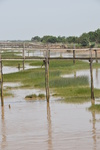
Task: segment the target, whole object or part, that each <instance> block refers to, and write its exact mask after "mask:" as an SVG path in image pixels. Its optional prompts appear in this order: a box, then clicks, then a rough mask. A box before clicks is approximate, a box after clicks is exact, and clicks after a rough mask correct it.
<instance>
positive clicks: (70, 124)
mask: <svg viewBox="0 0 100 150" xmlns="http://www.w3.org/2000/svg"><path fill="white" fill-rule="evenodd" d="M12 92H13V93H15V97H14V98H7V99H5V107H4V108H2V109H1V110H0V149H1V150H32V149H34V150H39V149H42V150H66V149H71V150H75V149H77V150H80V149H81V150H84V149H85V150H99V149H100V115H97V114H95V112H93V113H91V112H89V111H88V110H86V108H87V107H88V106H90V105H91V104H90V103H86V104H82V105H74V104H66V103H62V102H61V101H59V100H57V99H56V100H53V98H51V100H50V104H47V103H46V101H45V100H44V101H43V100H39V101H25V99H24V96H25V95H26V94H27V92H29V91H28V90H26V91H25V90H20V89H19V90H13V91H12ZM31 92H32V91H31ZM33 92H35V93H38V92H40V91H34V90H33ZM9 104H10V106H11V108H10V109H9V107H8V105H9Z"/></svg>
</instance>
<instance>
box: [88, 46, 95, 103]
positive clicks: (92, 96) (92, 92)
mask: <svg viewBox="0 0 100 150" xmlns="http://www.w3.org/2000/svg"><path fill="white" fill-rule="evenodd" d="M90 54H91V58H90V60H89V61H90V76H91V102H92V104H94V103H95V99H94V86H93V70H92V62H93V60H92V50H91V49H90Z"/></svg>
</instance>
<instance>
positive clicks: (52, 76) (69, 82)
mask: <svg viewBox="0 0 100 150" xmlns="http://www.w3.org/2000/svg"><path fill="white" fill-rule="evenodd" d="M25 62H26V63H27V61H25ZM18 63H19V62H17V61H14V62H13V61H12V62H11V61H10V62H9V61H8V62H7V61H6V62H3V64H4V65H8V66H9V65H10V66H16V65H17V64H18ZM20 63H21V62H20ZM28 63H29V65H31V66H41V65H42V64H43V62H42V61H40V60H39V61H38V60H34V61H28ZM16 67H17V66H16ZM93 68H99V64H96V63H94V64H93ZM82 69H89V63H87V62H83V61H78V60H77V61H76V64H75V65H73V61H71V60H67V61H66V60H60V61H59V60H50V68H49V85H50V91H51V90H52V91H53V93H54V94H53V96H56V97H61V99H63V100H64V101H65V102H67V103H84V102H88V101H90V95H91V94H90V87H89V81H88V77H85V76H81V77H76V78H61V75H63V74H70V73H73V72H75V71H77V70H82ZM4 82H21V83H22V85H21V86H20V88H40V89H45V68H35V69H28V70H23V71H20V72H16V73H10V74H4ZM94 93H95V97H100V90H99V89H94Z"/></svg>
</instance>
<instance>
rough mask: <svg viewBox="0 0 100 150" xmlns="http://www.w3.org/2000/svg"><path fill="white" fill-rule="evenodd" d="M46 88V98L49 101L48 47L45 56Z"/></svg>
mask: <svg viewBox="0 0 100 150" xmlns="http://www.w3.org/2000/svg"><path fill="white" fill-rule="evenodd" d="M45 88H46V99H47V102H49V97H50V96H49V59H48V49H47V51H46V57H45Z"/></svg>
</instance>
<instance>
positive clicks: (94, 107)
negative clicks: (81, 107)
mask: <svg viewBox="0 0 100 150" xmlns="http://www.w3.org/2000/svg"><path fill="white" fill-rule="evenodd" d="M89 110H90V111H96V112H100V104H94V105H92V106H91V107H89Z"/></svg>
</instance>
